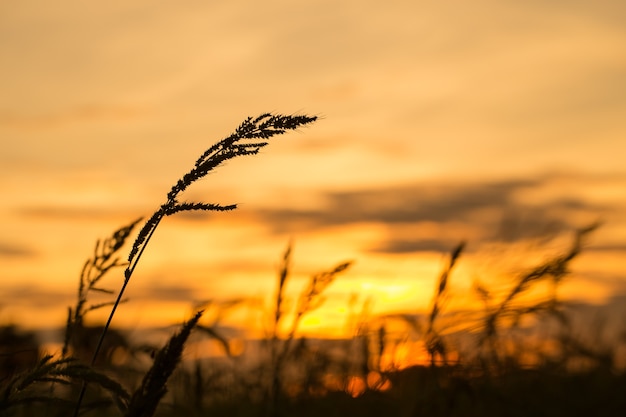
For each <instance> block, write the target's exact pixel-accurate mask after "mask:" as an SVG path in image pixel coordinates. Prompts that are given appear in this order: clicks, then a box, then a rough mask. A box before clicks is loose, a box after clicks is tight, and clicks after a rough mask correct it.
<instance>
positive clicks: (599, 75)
mask: <svg viewBox="0 0 626 417" xmlns="http://www.w3.org/2000/svg"><path fill="white" fill-rule="evenodd" d="M624 16H626V5H625V3H624V2H623V1H619V0H614V1H613V0H606V1H593V2H592V1H575V2H567V3H566V2H549V4H546V3H545V2H502V1H495V0H484V1H476V2H464V1H460V0H455V1H450V2H438V3H427V2H419V1H411V2H409V1H388V2H384V3H383V2H374V1H362V0H360V1H344V2H296V3H294V2H288V1H266V2H263V3H262V4H261V3H259V4H255V3H251V2H242V1H230V2H223V3H220V4H216V3H215V2H153V1H150V2H148V1H110V2H107V3H106V4H94V3H85V2H78V1H59V2H54V3H51V2H45V1H29V0H25V1H20V2H3V3H2V4H0V73H1V74H2V77H0V92H1V93H0V140H1V144H2V152H1V153H0V192H1V193H2V195H3V198H2V199H1V200H0V231H1V233H0V274H1V276H2V281H0V295H2V298H1V300H2V301H1V304H0V321H2V322H6V321H16V322H19V323H23V324H24V325H27V326H30V327H41V326H44V325H62V323H63V322H64V317H65V314H66V307H67V306H68V305H70V304H71V303H72V302H73V297H74V292H75V287H76V285H77V283H76V282H77V278H78V274H79V272H80V268H81V266H82V263H83V262H84V260H85V259H86V257H87V256H89V255H90V254H91V251H92V248H93V245H94V243H95V240H96V239H97V238H103V237H106V236H107V235H109V234H110V233H111V232H112V231H113V230H115V229H116V228H117V227H119V226H121V225H123V224H125V223H128V222H130V221H131V220H133V219H134V218H136V217H137V216H141V215H143V216H148V215H150V214H151V213H152V211H154V210H155V209H156V208H157V207H158V205H160V204H161V203H162V202H164V200H165V194H166V192H167V191H168V190H169V188H170V186H171V185H172V184H173V183H174V182H175V180H176V179H178V178H179V176H181V175H182V174H184V173H185V172H186V171H187V170H188V169H189V168H190V167H191V164H192V163H193V162H194V161H195V159H196V157H197V156H198V155H199V154H200V153H201V152H202V151H204V150H205V149H206V148H207V147H208V146H209V145H210V144H212V143H213V142H215V141H217V140H219V139H221V138H222V137H224V136H226V135H227V134H229V133H230V132H231V131H232V130H233V129H234V128H235V127H236V126H237V125H238V124H239V123H240V122H241V120H242V119H244V118H245V117H246V116H249V115H256V114H259V113H262V112H266V111H272V112H278V113H294V112H302V113H308V114H315V115H320V116H322V117H323V118H322V119H321V120H319V121H318V122H316V123H315V124H314V125H312V126H311V127H310V128H305V129H302V130H301V131H299V132H296V133H291V134H289V135H288V136H284V137H280V138H277V139H276V140H275V141H273V142H272V144H271V145H270V146H269V147H267V148H266V149H264V150H263V152H262V153H261V154H260V155H258V156H256V157H254V158H249V159H247V160H244V159H240V160H236V161H231V162H230V163H228V164H227V166H224V167H222V168H221V169H219V170H218V171H217V172H215V173H214V174H212V175H211V176H209V177H208V178H207V179H205V180H203V181H202V183H201V184H196V185H194V187H193V188H192V189H190V190H189V191H188V192H187V197H188V198H189V199H190V200H201V201H206V202H216V203H222V204H229V203H239V204H240V206H239V209H238V210H237V211H236V212H232V213H221V214H215V215H211V216H194V217H191V216H181V217H180V218H176V219H175V218H168V219H166V221H165V222H164V224H163V225H162V226H161V227H160V228H159V230H158V232H157V235H156V236H155V239H154V240H153V242H151V246H150V247H149V248H148V251H147V254H146V257H145V258H144V259H143V260H142V264H140V266H139V268H138V270H137V273H136V275H135V277H134V278H133V282H132V283H131V286H130V290H129V293H128V295H129V297H130V298H131V300H132V301H131V302H130V303H128V304H127V305H125V306H123V307H122V309H121V311H120V313H119V317H117V318H116V323H118V324H120V325H129V326H136V325H142V324H143V325H149V324H155V323H162V322H163V321H166V322H171V321H179V320H181V319H182V318H183V317H185V315H187V314H188V312H189V311H188V309H189V306H190V305H191V304H192V303H193V302H194V301H198V300H203V299H208V298H211V299H222V298H229V297H235V296H240V295H243V296H249V297H256V298H260V299H263V300H265V302H266V303H268V304H269V298H270V297H271V296H272V294H273V293H274V286H275V282H274V281H275V275H276V268H277V265H278V263H279V259H280V256H281V254H282V252H283V250H284V248H285V246H286V245H287V242H288V241H289V239H293V240H294V242H295V247H294V281H293V282H292V283H291V284H292V285H291V287H290V288H289V290H290V291H291V294H292V296H294V297H295V294H297V292H298V290H299V288H300V287H301V286H302V285H303V283H304V280H305V279H306V278H307V277H308V276H310V275H311V274H313V273H315V272H318V271H320V270H323V269H327V268H330V267H332V266H334V265H335V264H337V263H339V262H340V261H343V260H348V259H352V260H354V261H355V265H354V267H353V268H352V269H350V270H349V271H348V272H347V273H346V274H345V275H343V276H341V277H340V278H339V280H338V281H337V282H336V283H334V284H333V286H331V287H330V289H329V294H328V301H327V304H326V307H325V308H324V309H321V310H320V311H319V312H317V313H315V314H313V315H311V317H309V318H308V319H307V320H306V321H305V322H304V323H303V325H304V327H305V328H306V329H308V330H309V331H311V332H318V333H324V332H328V331H330V330H332V329H338V328H342V326H344V324H345V322H346V320H347V317H348V315H349V314H348V313H349V311H348V310H349V309H348V300H349V299H350V295H351V294H353V293H357V294H359V297H360V300H365V299H367V298H368V297H370V298H371V299H372V300H374V301H373V303H374V304H373V309H374V312H385V311H395V310H411V309H412V310H423V309H426V308H427V307H428V300H429V299H430V297H431V296H432V293H433V288H434V282H435V279H436V276H437V273H438V271H439V270H440V268H441V267H442V266H443V265H444V253H445V252H446V251H448V250H450V249H452V247H454V245H455V244H456V243H457V242H459V241H460V240H467V241H468V242H469V246H468V252H467V254H466V256H465V257H464V258H462V262H461V263H460V265H459V269H458V270H457V274H456V275H455V276H454V277H453V278H455V279H456V281H454V285H455V286H456V291H457V294H459V295H460V296H461V298H463V297H467V296H468V294H467V291H466V290H467V289H468V288H470V287H471V280H472V279H473V278H475V277H476V276H478V275H479V274H480V275H481V277H482V276H485V275H489V274H493V276H496V275H497V274H504V273H505V272H510V271H511V270H513V269H514V267H515V266H516V265H521V264H522V263H523V261H524V259H525V257H527V256H530V255H528V254H530V253H531V250H534V249H532V248H533V246H532V245H533V242H535V241H531V240H529V239H530V238H533V237H538V236H542V235H545V234H546V233H548V232H549V231H551V230H556V231H563V232H564V233H565V232H567V231H571V230H572V228H575V227H579V226H582V225H585V224H587V223H588V222H590V221H593V220H596V219H601V220H603V221H604V225H603V227H602V228H601V229H600V230H598V231H597V232H596V233H595V234H594V235H593V238H592V239H591V241H590V248H589V250H588V251H586V252H584V253H583V255H582V256H581V257H580V258H579V259H578V260H577V261H576V262H575V264H574V266H575V268H574V275H573V276H572V280H571V281H570V283H569V284H567V285H566V286H565V287H564V288H563V292H564V294H566V295H569V296H571V297H575V298H579V299H585V300H587V301H593V302H600V301H603V300H605V299H607V298H609V297H611V296H612V295H616V294H618V293H623V292H625V291H626V273H625V270H624V262H623V259H624V256H625V255H626V192H624V191H625V190H626V167H625V166H624V156H625V155H626V139H625V138H626V123H624V115H625V114H626V49H625V48H624V45H626V24H625V21H624ZM512 242H517V243H515V244H513V243H512ZM503 251H504V253H505V254H506V256H503V255H502V253H503ZM503 259H504V261H503ZM120 280H121V274H120V275H119V276H116V277H111V278H110V281H109V283H110V286H111V287H117V283H118V282H119V281H120ZM460 304H462V302H460ZM246 314H247V313H246ZM250 314H252V313H250Z"/></svg>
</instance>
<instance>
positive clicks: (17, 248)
mask: <svg viewBox="0 0 626 417" xmlns="http://www.w3.org/2000/svg"><path fill="white" fill-rule="evenodd" d="M36 255H37V251H35V250H34V249H32V248H30V247H27V246H23V245H19V244H14V243H8V242H0V258H31V257H34V256H36Z"/></svg>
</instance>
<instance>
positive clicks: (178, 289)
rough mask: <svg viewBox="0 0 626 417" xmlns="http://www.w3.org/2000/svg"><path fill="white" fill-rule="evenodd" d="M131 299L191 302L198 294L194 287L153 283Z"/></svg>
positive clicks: (134, 294) (137, 292)
mask: <svg viewBox="0 0 626 417" xmlns="http://www.w3.org/2000/svg"><path fill="white" fill-rule="evenodd" d="M130 298H132V299H147V300H161V301H190V300H194V299H195V298H197V294H196V291H195V289H194V288H193V287H191V286H187V285H175V284H174V285H170V284H161V283H156V284H155V283H152V284H150V285H149V286H146V287H144V288H142V289H141V290H140V291H136V292H135V293H133V295H131V296H130Z"/></svg>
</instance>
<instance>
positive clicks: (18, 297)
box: [1, 284, 75, 308]
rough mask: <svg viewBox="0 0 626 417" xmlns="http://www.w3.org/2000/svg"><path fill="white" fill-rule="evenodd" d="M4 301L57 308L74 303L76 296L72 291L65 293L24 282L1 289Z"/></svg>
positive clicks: (13, 303) (36, 306)
mask: <svg viewBox="0 0 626 417" xmlns="http://www.w3.org/2000/svg"><path fill="white" fill-rule="evenodd" d="M1 291H2V293H3V296H4V299H3V300H2V302H3V303H6V304H9V305H11V306H14V305H21V306H24V305H27V306H31V307H32V308H57V307H61V306H67V305H69V304H71V303H72V301H73V298H74V297H75V296H74V294H72V293H65V292H60V291H56V290H53V289H49V288H43V287H40V286H38V285H36V284H30V285H29V284H22V285H15V286H11V287H5V288H2V289H1Z"/></svg>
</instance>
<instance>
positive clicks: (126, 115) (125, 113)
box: [0, 105, 146, 130]
mask: <svg viewBox="0 0 626 417" xmlns="http://www.w3.org/2000/svg"><path fill="white" fill-rule="evenodd" d="M145 113H146V111H145V109H140V108H134V107H124V106H105V105H85V106H79V107H74V108H70V109H67V110H65V111H60V112H50V113H47V114H17V113H9V112H6V111H5V112H1V113H0V127H4V128H13V129H34V130H38V129H50V128H58V127H64V126H66V125H68V124H74V123H94V122H100V121H128V120H133V119H136V118H138V117H141V116H144V115H145Z"/></svg>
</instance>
